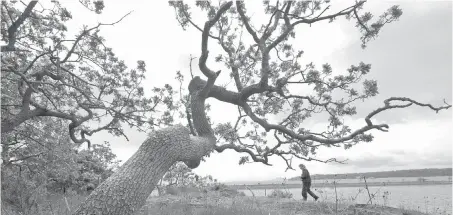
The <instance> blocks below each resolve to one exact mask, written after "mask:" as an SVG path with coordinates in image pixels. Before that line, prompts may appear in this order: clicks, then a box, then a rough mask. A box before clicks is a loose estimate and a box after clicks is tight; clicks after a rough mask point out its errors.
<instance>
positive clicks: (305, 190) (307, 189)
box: [299, 164, 319, 201]
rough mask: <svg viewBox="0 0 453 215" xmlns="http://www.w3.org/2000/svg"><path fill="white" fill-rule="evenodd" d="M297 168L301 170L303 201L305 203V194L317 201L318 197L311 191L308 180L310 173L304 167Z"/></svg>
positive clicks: (309, 180)
mask: <svg viewBox="0 0 453 215" xmlns="http://www.w3.org/2000/svg"><path fill="white" fill-rule="evenodd" d="M299 168H300V169H301V170H302V176H301V179H302V185H303V186H302V197H303V200H304V201H307V193H308V194H310V196H311V197H313V198H314V199H315V201H316V200H318V198H319V197H318V196H317V195H316V194H314V193H313V192H312V191H311V190H310V187H311V178H310V172H308V170H307V168H306V167H305V165H303V164H300V165H299Z"/></svg>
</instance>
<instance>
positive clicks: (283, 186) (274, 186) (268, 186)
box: [228, 181, 452, 190]
mask: <svg viewBox="0 0 453 215" xmlns="http://www.w3.org/2000/svg"><path fill="white" fill-rule="evenodd" d="M449 184H450V185H451V184H452V182H451V181H425V182H419V181H407V182H368V183H367V185H368V187H383V186H415V185H418V186H425V185H449ZM228 187H229V188H231V189H236V190H245V189H252V190H258V189H288V188H289V189H290V188H301V187H302V184H252V185H240V184H238V185H228ZM311 187H312V188H313V189H314V188H324V187H332V188H333V187H334V184H333V183H313V184H312V185H311ZM336 187H365V183H364V182H361V183H336Z"/></svg>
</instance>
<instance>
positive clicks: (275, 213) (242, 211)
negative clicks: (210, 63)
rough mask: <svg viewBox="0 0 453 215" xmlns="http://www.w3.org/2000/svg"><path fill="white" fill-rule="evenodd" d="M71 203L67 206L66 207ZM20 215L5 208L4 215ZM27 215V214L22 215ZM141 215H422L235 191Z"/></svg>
mask: <svg viewBox="0 0 453 215" xmlns="http://www.w3.org/2000/svg"><path fill="white" fill-rule="evenodd" d="M83 198H84V197H82V196H72V197H67V198H66V200H65V199H64V198H62V197H60V198H53V199H49V202H47V203H46V204H42V205H41V206H40V207H39V208H38V209H37V210H35V211H33V212H31V211H30V212H29V213H25V214H36V215H39V214H51V215H69V214H70V210H74V209H75V208H76V207H77V205H78V204H80V203H81V201H82V200H83ZM66 202H67V203H66ZM1 214H5V215H18V214H20V213H15V212H13V211H12V210H11V208H8V206H7V205H5V204H2V213H1ZM22 214H24V213H22ZM136 214H137V215H151V214H162V215H208V214H213V215H271V214H272V215H283V214H284V215H289V214H291V215H296V214H300V215H321V214H326V215H350V214H351V215H422V214H423V213H421V212H417V211H409V210H404V209H402V208H399V209H398V208H390V207H385V206H377V205H359V204H356V205H346V204H338V205H336V204H335V203H332V202H322V201H321V202H310V201H309V202H302V201H297V200H294V199H292V198H269V197H247V196H244V195H243V194H242V193H239V192H237V191H235V190H228V189H223V190H217V191H206V190H205V191H202V192H200V191H198V190H192V189H189V190H183V191H181V190H173V191H171V192H169V193H168V194H165V195H162V196H151V197H150V198H148V200H147V203H146V205H145V206H144V207H143V208H141V209H140V211H138V212H137V213H136Z"/></svg>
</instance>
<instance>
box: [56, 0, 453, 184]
mask: <svg viewBox="0 0 453 215" xmlns="http://www.w3.org/2000/svg"><path fill="white" fill-rule="evenodd" d="M247 3H248V2H247ZM351 3H352V1H341V3H340V5H334V6H335V7H332V10H331V11H330V12H331V13H333V12H334V11H336V10H335V9H337V8H342V7H344V6H347V5H348V4H351ZM63 4H64V5H66V6H67V8H68V9H69V10H70V11H72V13H73V17H74V20H73V21H71V24H70V28H73V29H80V27H81V26H82V25H83V24H88V25H90V24H91V25H94V24H95V23H97V22H105V23H107V22H113V21H116V20H118V19H119V18H120V17H121V16H123V15H124V14H126V13H128V12H129V11H131V10H133V13H132V14H131V15H130V16H128V17H127V18H125V19H124V20H123V21H122V22H121V23H119V24H117V25H115V26H113V27H112V26H107V27H105V28H102V30H101V35H104V36H105V37H106V39H107V44H108V45H109V46H111V47H112V48H113V50H114V52H115V53H116V54H117V56H118V57H119V58H120V59H124V60H125V61H126V62H127V63H128V65H130V67H131V68H132V67H134V66H135V62H136V61H137V60H145V62H146V65H147V69H148V74H147V81H146V84H145V85H146V86H148V87H150V86H154V85H161V84H163V83H175V81H174V77H175V72H176V71H178V70H181V71H182V72H183V73H184V74H186V75H188V74H189V73H188V63H189V56H190V55H191V54H192V55H194V56H199V55H200V42H201V37H200V36H201V34H200V32H198V31H196V30H194V29H193V28H191V29H189V30H188V31H183V30H182V29H181V27H179V26H178V23H177V21H176V19H175V16H174V11H173V9H172V8H171V7H169V6H168V3H167V2H165V1H138V0H135V1H128V3H127V4H126V3H124V1H106V2H105V4H106V7H105V9H104V11H103V13H102V14H101V15H93V14H90V13H88V12H87V11H86V10H84V9H83V8H81V7H80V5H79V3H77V2H63ZM393 4H399V5H400V6H401V8H402V9H403V15H402V17H401V18H400V20H399V21H398V22H396V23H391V24H389V25H387V26H385V27H384V29H383V30H382V32H381V33H380V35H379V37H378V39H377V40H374V41H371V42H370V43H369V44H368V48H367V49H365V50H363V49H361V47H360V40H359V38H360V34H359V32H358V29H356V28H355V27H354V25H355V24H354V23H353V22H350V21H347V20H344V19H340V20H339V21H336V22H334V23H332V24H329V23H327V22H323V23H316V24H314V25H312V26H311V27H309V26H301V27H298V28H297V30H296V31H297V33H298V35H299V37H297V38H298V39H297V47H298V48H300V49H303V50H304V52H305V54H304V57H303V59H302V61H303V62H310V61H313V62H314V63H315V64H316V65H318V66H320V65H321V64H322V63H326V62H327V63H330V64H331V65H332V67H333V69H334V71H339V72H344V71H346V68H348V67H349V66H350V65H352V64H354V65H357V64H358V63H359V62H360V61H363V62H365V63H371V64H372V71H371V73H370V75H369V76H368V77H369V78H373V79H375V80H377V81H378V86H379V92H380V94H379V95H378V96H377V97H375V98H373V99H372V100H368V101H366V102H365V103H363V104H362V103H361V104H358V115H357V116H355V117H353V118H348V119H346V121H347V122H349V123H350V125H351V127H352V128H359V127H361V126H363V125H364V124H365V122H364V120H363V116H365V115H366V114H367V113H368V112H370V111H372V110H374V109H376V107H377V106H378V105H381V104H382V101H383V100H384V99H385V98H388V97H391V96H406V97H410V98H413V99H415V100H418V101H420V102H427V103H428V102H430V103H433V104H435V105H442V104H443V103H442V100H443V99H446V101H447V102H449V103H451V98H452V39H451V38H452V3H451V2H450V1H401V2H398V1H371V2H370V3H367V4H366V9H367V10H370V11H372V12H376V13H375V15H379V14H380V13H382V12H383V11H384V10H385V9H386V8H388V7H390V6H391V5H393ZM247 5H248V4H246V6H247ZM259 9H261V8H259ZM256 10H258V8H257V9H252V8H251V7H248V9H247V13H248V14H254V13H258V11H256ZM198 18H199V19H198V20H197V21H198V23H199V25H202V22H204V21H205V20H203V18H204V17H198ZM91 25H90V26H91ZM77 26H79V27H77ZM218 51H220V49H219V47H216V46H215V43H214V42H211V43H210V54H211V56H214V55H215V54H213V53H215V52H218ZM195 65H196V64H195ZM302 65H304V63H302ZM211 67H212V68H213V69H218V68H221V66H220V65H215V64H212V65H211ZM194 71H195V73H196V74H198V75H201V73H200V72H199V70H198V69H197V68H196V67H194ZM225 74H227V73H224V76H227V75H225ZM186 77H187V76H186ZM226 82H228V81H227V77H220V80H219V81H218V82H217V84H222V83H226ZM209 102H210V103H211V104H212V105H213V108H212V111H211V112H210V116H211V117H212V119H213V120H214V121H216V122H220V121H225V120H228V118H227V117H228V114H225V113H228V112H229V111H231V112H236V109H235V108H234V107H233V106H231V105H225V104H222V103H220V102H216V101H213V100H210V101H209ZM375 122H376V123H388V124H390V132H388V133H382V132H373V134H374V135H375V140H374V141H373V142H372V143H362V144H360V145H357V146H355V147H353V148H352V149H350V150H347V151H345V150H343V149H338V148H335V149H332V148H328V149H321V150H320V151H319V152H318V156H319V158H330V157H337V158H347V159H349V162H348V164H346V165H338V164H323V163H317V162H310V163H305V164H306V166H307V167H308V168H309V169H310V171H311V173H312V174H325V173H347V172H364V171H381V170H397V169H410V168H441V167H451V166H452V134H451V131H452V128H453V124H452V114H451V110H448V111H442V112H439V113H438V114H436V113H435V112H434V111H430V110H429V109H426V108H419V107H410V108H407V109H404V110H392V111H388V112H386V113H383V114H380V115H378V116H377V117H376V118H375ZM324 123H325V122H324ZM324 123H319V122H314V121H312V122H310V123H307V125H306V126H307V127H309V128H314V129H316V128H318V129H323V128H325V124H324ZM127 131H128V133H127V134H128V136H129V138H130V141H129V142H127V141H126V140H125V139H124V138H120V137H119V138H115V137H111V135H109V134H107V133H100V134H98V135H96V136H94V137H93V138H92V139H93V141H92V142H99V143H101V142H103V141H104V140H108V141H110V143H111V144H112V149H113V151H114V153H116V154H117V155H118V157H119V158H120V159H121V160H123V161H125V160H127V159H128V158H129V157H130V156H131V155H132V154H133V153H134V152H135V151H136V150H137V149H138V147H139V145H140V144H141V143H142V142H143V141H144V140H145V137H146V134H145V133H138V132H136V131H133V130H127ZM239 157H240V155H239V154H238V153H235V152H232V151H225V152H223V153H221V154H219V153H214V154H213V155H212V156H211V157H210V158H207V162H205V163H202V164H201V165H200V167H198V168H197V169H195V170H194V171H195V172H196V173H198V174H201V175H207V174H210V175H212V176H214V177H215V178H217V179H219V180H220V181H237V180H267V179H273V178H277V177H293V176H295V175H298V174H299V173H298V172H296V171H288V172H285V164H284V163H283V162H282V161H281V160H279V159H271V162H272V164H273V166H272V167H269V166H265V165H263V164H259V163H255V164H246V165H242V166H239V165H238V160H239ZM298 163H301V161H297V162H296V164H298Z"/></svg>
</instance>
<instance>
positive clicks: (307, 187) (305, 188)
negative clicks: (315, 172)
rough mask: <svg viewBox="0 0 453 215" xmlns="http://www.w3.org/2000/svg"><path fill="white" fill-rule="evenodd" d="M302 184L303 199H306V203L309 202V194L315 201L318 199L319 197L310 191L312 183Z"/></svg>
mask: <svg viewBox="0 0 453 215" xmlns="http://www.w3.org/2000/svg"><path fill="white" fill-rule="evenodd" d="M302 184H303V187H302V197H304V201H307V193H308V194H310V196H311V197H313V198H314V199H315V200H316V199H318V196H317V195H316V194H314V193H313V192H312V191H311V190H310V187H311V182H303V183H302Z"/></svg>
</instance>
